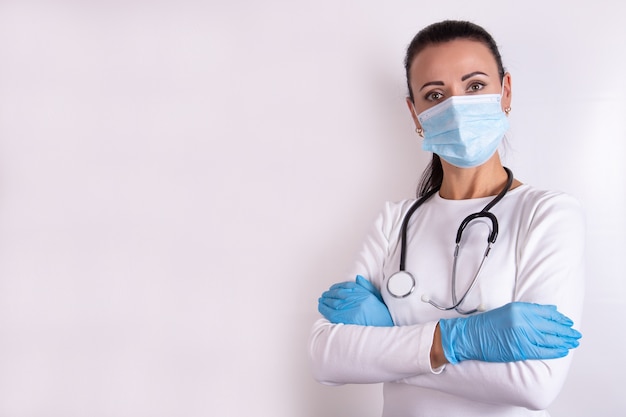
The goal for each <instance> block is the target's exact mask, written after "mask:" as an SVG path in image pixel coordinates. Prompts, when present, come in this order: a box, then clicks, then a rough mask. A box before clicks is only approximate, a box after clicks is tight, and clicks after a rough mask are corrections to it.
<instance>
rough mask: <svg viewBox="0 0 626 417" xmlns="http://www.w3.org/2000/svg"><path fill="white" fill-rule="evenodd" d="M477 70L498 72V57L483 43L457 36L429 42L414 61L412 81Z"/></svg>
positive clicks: (441, 77)
mask: <svg viewBox="0 0 626 417" xmlns="http://www.w3.org/2000/svg"><path fill="white" fill-rule="evenodd" d="M474 71H482V72H484V73H486V74H488V75H492V76H495V75H497V74H498V64H497V63H496V59H495V58H494V57H493V55H492V54H491V51H490V50H489V48H488V47H487V46H486V45H485V44H483V43H482V42H478V41H473V40H468V39H456V40H453V41H450V42H445V43H439V44H435V45H429V46H427V47H426V48H424V49H423V50H422V51H421V52H420V53H418V54H417V55H416V56H415V57H414V58H413V62H412V64H411V83H413V82H415V83H418V82H428V81H433V80H438V81H446V80H450V81H452V80H456V79H458V78H460V77H461V76H463V75H465V74H469V73H471V72H474Z"/></svg>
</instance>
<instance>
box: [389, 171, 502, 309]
mask: <svg viewBox="0 0 626 417" xmlns="http://www.w3.org/2000/svg"><path fill="white" fill-rule="evenodd" d="M504 170H505V171H506V175H507V182H506V185H505V186H504V188H503V189H502V191H500V193H498V195H497V196H496V197H495V198H494V199H493V200H491V201H490V202H489V204H487V205H486V206H485V208H483V209H482V210H481V211H479V212H477V213H472V214H470V215H469V216H467V217H466V218H465V219H463V221H462V222H461V225H460V226H459V229H458V230H457V232H456V241H455V243H456V246H455V248H454V261H453V264H452V305H451V306H449V307H446V306H444V305H441V304H438V303H436V302H434V301H433V300H431V299H429V298H428V297H426V296H422V301H424V302H426V303H428V304H430V305H432V306H433V307H436V308H438V309H439V310H442V311H448V310H456V311H457V312H459V313H461V314H473V313H476V312H477V311H480V310H482V309H483V308H482V306H479V307H477V308H474V309H472V310H463V309H462V308H461V307H460V306H461V304H463V302H464V301H465V299H466V298H467V295H468V294H469V293H470V292H471V291H472V289H473V288H474V286H475V285H476V282H477V281H478V277H479V276H480V273H481V272H482V270H483V266H484V264H485V261H486V260H487V256H489V252H490V251H491V247H492V246H493V244H494V243H495V242H496V239H497V237H498V219H497V218H496V216H495V215H494V214H493V213H490V212H489V210H490V209H491V208H493V206H495V205H496V204H497V203H498V202H499V201H500V200H502V198H503V197H504V196H505V195H506V193H507V192H508V191H509V189H510V188H511V185H512V184H513V172H511V170H510V169H508V168H506V167H504ZM439 188H440V187H435V188H434V189H432V190H430V191H428V192H427V193H426V194H424V195H423V196H422V197H421V198H420V199H419V200H417V201H416V202H415V203H414V204H413V205H412V206H411V208H409V211H407V213H406V215H405V216H404V219H403V221H402V226H401V229H400V234H401V238H400V244H401V248H400V270H399V271H398V272H396V273H395V274H393V275H392V276H390V277H389V279H388V280H387V291H389V294H391V296H392V297H395V298H405V297H408V296H409V295H410V294H411V293H413V291H414V290H415V278H414V277H413V275H412V274H411V273H410V272H408V271H406V270H405V261H406V241H407V230H408V228H409V220H410V219H411V216H412V215H413V213H414V212H415V211H416V210H417V209H418V208H419V207H420V206H421V205H422V204H424V202H426V200H428V199H429V198H430V197H432V196H433V195H434V194H435V193H436V192H438V191H439ZM479 218H486V219H489V220H490V221H491V232H490V233H489V236H488V238H487V249H486V250H485V254H484V255H483V259H482V260H481V262H480V265H479V266H478V270H477V271H476V273H475V274H474V278H473V279H472V282H471V283H470V285H469V287H468V288H467V290H466V291H465V294H463V296H462V297H461V298H458V297H457V294H456V266H457V260H458V257H459V248H460V246H461V237H462V236H463V231H464V230H465V228H466V227H467V225H468V224H469V223H471V222H472V221H474V220H476V219H479Z"/></svg>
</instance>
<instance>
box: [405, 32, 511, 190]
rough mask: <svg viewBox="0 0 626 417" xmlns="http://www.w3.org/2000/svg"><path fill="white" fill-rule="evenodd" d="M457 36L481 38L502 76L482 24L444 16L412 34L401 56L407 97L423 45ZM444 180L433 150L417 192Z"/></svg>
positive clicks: (492, 43) (493, 45)
mask: <svg viewBox="0 0 626 417" xmlns="http://www.w3.org/2000/svg"><path fill="white" fill-rule="evenodd" d="M456 39H468V40H473V41H476V42H480V43H482V44H483V45H485V46H486V47H487V48H489V51H491V55H493V58H494V59H495V60H496V64H497V66H498V74H499V76H500V82H501V83H502V80H503V79H504V73H505V71H504V66H503V65H502V57H501V56H500V51H499V50H498V46H497V44H496V41H495V40H494V39H493V37H492V36H491V35H490V34H489V33H488V32H487V31H486V30H485V29H483V28H482V27H481V26H478V25H477V24H474V23H472V22H467V21H460V20H444V21H441V22H438V23H433V24H431V25H429V26H426V27H425V28H424V29H422V30H420V31H419V32H418V33H417V35H415V37H414V38H413V40H412V41H411V43H410V44H409V46H408V48H407V50H406V56H405V58H404V69H405V70H406V82H407V86H408V89H409V98H410V99H411V101H412V102H414V101H415V100H414V96H413V91H412V90H411V75H410V72H411V65H412V64H413V61H414V59H415V57H416V56H417V55H418V54H419V53H420V52H421V51H422V50H424V48H426V47H428V46H431V45H436V44H440V43H445V42H450V41H453V40H456ZM442 181H443V167H442V166H441V159H440V158H439V156H438V155H436V154H433V159H432V161H431V162H430V164H429V165H428V167H427V168H426V170H425V171H424V173H423V174H422V178H421V179H420V182H419V185H418V188H417V195H418V196H422V195H424V194H425V193H426V192H428V190H430V189H432V188H435V187H439V186H441V183H442Z"/></svg>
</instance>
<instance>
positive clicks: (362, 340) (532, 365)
mask: <svg viewBox="0 0 626 417" xmlns="http://www.w3.org/2000/svg"><path fill="white" fill-rule="evenodd" d="M491 200H492V197H487V198H477V199H469V200H446V199H443V198H441V197H440V196H439V194H435V195H434V196H433V197H431V198H430V199H429V200H428V201H427V202H425V203H424V204H423V205H422V206H421V207H420V208H418V209H417V211H416V212H415V213H414V214H413V216H412V217H411V220H410V222H409V228H408V238H407V255H406V270H407V271H409V272H410V273H411V274H413V276H414V277H415V279H416V281H417V287H416V289H415V290H414V292H413V293H412V294H411V295H410V296H409V297H407V298H403V299H396V298H393V297H392V296H391V295H390V294H389V293H388V292H387V290H386V282H387V279H388V278H389V277H390V276H391V275H392V274H393V273H395V272H397V271H398V268H399V263H400V242H399V241H400V228H401V224H402V220H403V218H404V215H405V213H406V212H407V210H408V209H409V208H410V207H411V205H412V204H413V203H414V201H415V200H405V201H402V202H399V203H387V204H386V206H385V207H384V209H383V211H382V213H381V214H380V215H379V217H378V219H377V220H376V222H375V224H374V227H373V228H372V230H371V232H370V234H369V236H368V237H367V239H366V240H365V243H364V245H363V248H362V251H361V252H360V255H359V257H358V259H357V262H356V263H355V266H354V269H353V271H352V273H351V274H350V276H349V277H348V279H347V280H354V277H355V276H356V275H357V274H359V275H362V276H363V277H365V278H367V279H369V280H370V281H371V282H372V283H373V284H374V286H376V287H377V288H379V289H381V293H382V295H383V298H384V301H385V303H386V304H387V307H388V308H389V311H390V313H391V316H392V318H393V320H394V323H395V326H394V327H372V326H356V325H343V324H332V323H330V322H329V321H327V320H325V319H319V320H318V321H317V322H316V323H315V324H314V326H313V329H312V332H311V339H310V356H311V361H312V369H313V374H314V377H315V378H316V379H317V380H318V381H320V382H321V383H324V384H346V383H379V382H384V383H385V384H384V389H383V392H384V408H383V416H384V417H396V416H398V417H410V416H456V415H459V416H460V415H462V416H466V417H470V416H481V417H485V416H499V417H504V416H547V415H548V412H547V411H545V409H546V408H547V407H548V406H549V404H550V403H551V402H552V401H553V400H554V399H555V398H556V396H557V395H558V393H559V391H560V389H561V387H562V385H563V382H564V380H565V377H566V375H567V371H568V368H569V365H570V362H571V357H572V353H571V352H570V354H569V355H568V356H567V357H565V358H561V359H553V360H530V361H523V362H512V363H487V362H480V361H465V362H461V363H459V364H458V365H450V364H448V365H446V366H445V367H442V368H439V369H435V370H434V369H432V368H431V366H430V350H431V346H432V341H433V334H434V330H435V327H436V324H437V322H438V321H439V319H441V318H451V317H458V316H460V314H459V313H457V312H455V311H454V310H452V311H447V312H442V311H440V310H438V309H436V308H435V307H433V306H431V305H430V304H428V303H425V302H423V301H422V300H421V298H422V296H423V295H425V296H427V297H429V298H430V299H431V300H433V301H435V302H437V303H439V304H444V305H451V303H452V301H451V274H452V263H453V262H452V261H453V253H454V247H455V238H456V234H457V229H458V227H459V225H460V223H461V221H462V220H463V219H464V218H465V217H466V216H467V215H469V214H471V213H475V212H478V211H480V210H482V209H483V207H484V206H486V205H487V204H488V203H489V202H490V201H491ZM490 211H491V212H492V213H493V214H495V215H496V217H497V219H498V223H499V235H498V238H497V241H496V243H495V244H494V246H493V248H492V250H491V252H490V254H489V257H488V258H487V261H486V263H485V266H484V268H483V271H482V273H481V275H480V277H479V279H478V282H477V284H476V286H475V287H474V289H473V290H472V291H471V292H470V293H469V295H468V296H467V299H466V301H465V302H464V304H463V307H464V308H465V309H471V308H475V307H477V306H479V305H482V307H483V308H484V309H486V310H490V309H493V308H497V307H500V306H502V305H504V304H507V303H509V302H512V301H526V302H533V303H539V304H553V305H556V306H557V307H558V309H559V311H560V312H562V313H563V314H565V315H567V316H568V317H570V318H571V319H572V320H573V321H574V323H575V324H574V327H575V328H579V324H580V319H581V313H582V301H583V291H584V281H583V279H584V233H585V230H584V216H583V213H582V210H581V207H580V205H579V204H578V203H577V202H576V201H575V200H574V199H573V198H571V197H569V196H567V195H565V194H563V193H557V192H549V191H540V190H537V189H535V188H533V187H531V186H529V185H521V186H519V187H517V188H515V189H513V190H511V191H509V192H508V193H507V194H506V196H505V197H504V198H503V199H502V200H501V201H500V202H499V203H498V204H496V205H495V206H494V207H493V208H492V209H491V210H490ZM490 230H491V223H490V222H489V221H488V220H484V219H479V220H475V221H473V222H471V223H470V225H469V226H468V227H467V228H466V229H465V232H464V233H463V237H462V240H461V249H460V254H459V260H458V266H457V295H458V297H461V296H462V295H463V294H464V293H465V289H466V288H467V287H468V286H469V283H470V282H471V280H472V278H473V276H474V274H475V273H476V270H477V269H478V266H479V264H480V262H481V260H482V258H483V254H484V251H485V248H486V245H487V236H488V235H489V232H490Z"/></svg>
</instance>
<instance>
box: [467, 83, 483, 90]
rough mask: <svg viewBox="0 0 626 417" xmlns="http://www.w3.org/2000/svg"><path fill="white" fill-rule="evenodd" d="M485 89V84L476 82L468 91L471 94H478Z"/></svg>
mask: <svg viewBox="0 0 626 417" xmlns="http://www.w3.org/2000/svg"><path fill="white" fill-rule="evenodd" d="M483 88H485V84H483V83H481V82H478V81H476V82H473V83H471V84H470V85H469V86H468V87H467V90H468V91H469V92H470V93H476V92H478V91H480V90H482V89H483Z"/></svg>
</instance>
